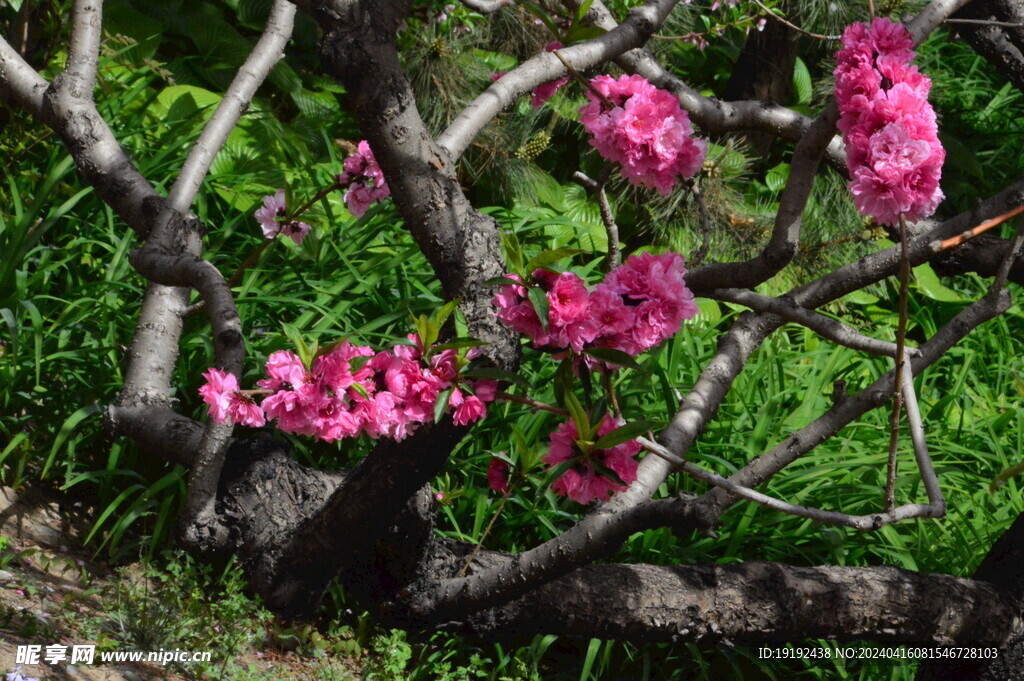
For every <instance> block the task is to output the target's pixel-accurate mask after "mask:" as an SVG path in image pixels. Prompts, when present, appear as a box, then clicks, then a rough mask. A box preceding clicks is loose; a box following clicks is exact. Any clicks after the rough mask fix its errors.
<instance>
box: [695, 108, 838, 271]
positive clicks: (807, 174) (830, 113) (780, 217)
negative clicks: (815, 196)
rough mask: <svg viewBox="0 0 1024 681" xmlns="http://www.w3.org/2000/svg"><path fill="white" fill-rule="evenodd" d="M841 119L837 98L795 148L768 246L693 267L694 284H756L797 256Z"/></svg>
mask: <svg viewBox="0 0 1024 681" xmlns="http://www.w3.org/2000/svg"><path fill="white" fill-rule="evenodd" d="M837 120H839V107H837V106H836V104H835V102H834V101H833V102H832V103H831V104H829V105H828V106H827V107H826V108H825V110H824V111H823V112H822V113H821V115H820V116H818V118H817V119H815V121H814V123H812V124H811V127H810V128H808V130H807V132H806V133H805V134H804V136H803V137H802V138H801V139H800V141H799V142H798V143H797V145H796V149H794V150H793V160H792V163H791V165H790V171H789V179H788V181H787V182H786V188H785V189H784V190H783V191H782V196H781V197H780V198H779V210H778V212H776V214H775V227H774V228H773V229H772V236H771V239H769V241H768V244H767V245H766V246H765V247H764V249H762V251H761V252H760V253H759V254H758V255H757V256H756V257H754V258H752V259H750V260H747V261H746V262H735V263H713V264H710V265H704V266H702V267H698V268H697V269H695V270H691V271H690V272H689V273H687V275H686V281H687V284H688V285H689V286H690V288H703V289H708V288H725V287H729V288H753V287H755V286H757V285H758V284H760V283H762V282H764V281H767V280H768V279H771V278H772V277H773V276H775V275H776V274H778V273H779V272H780V271H781V270H782V269H783V268H784V267H785V266H786V265H788V264H789V263H790V262H791V261H792V260H793V257H794V256H795V255H796V252H797V248H798V247H799V245H800V225H801V222H802V220H803V214H804V209H805V208H806V206H807V200H808V199H809V198H810V196H811V189H812V188H813V187H814V178H815V176H816V175H817V172H818V166H819V165H820V163H821V159H822V158H823V156H824V154H825V149H826V148H827V146H828V143H829V141H830V140H831V139H832V137H833V135H834V131H835V126H836V121H837Z"/></svg>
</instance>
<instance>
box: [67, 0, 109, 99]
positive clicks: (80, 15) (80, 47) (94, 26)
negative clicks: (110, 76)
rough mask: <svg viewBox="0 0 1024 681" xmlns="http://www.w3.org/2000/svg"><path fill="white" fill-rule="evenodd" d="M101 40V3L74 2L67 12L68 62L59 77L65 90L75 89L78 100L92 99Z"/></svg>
mask: <svg viewBox="0 0 1024 681" xmlns="http://www.w3.org/2000/svg"><path fill="white" fill-rule="evenodd" d="M102 37H103V2H102V0H75V4H74V7H73V8H72V13H71V42H70V44H69V45H68V62H67V65H66V66H65V67H64V72H63V73H62V74H61V75H62V76H63V77H65V78H66V79H67V83H65V85H66V87H72V88H75V89H76V90H78V91H79V93H80V94H79V96H81V97H86V98H88V99H92V91H93V88H94V87H95V85H96V62H97V60H98V59H99V55H100V40H101V39H102Z"/></svg>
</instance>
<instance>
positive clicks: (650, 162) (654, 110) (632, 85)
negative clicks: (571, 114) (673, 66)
mask: <svg viewBox="0 0 1024 681" xmlns="http://www.w3.org/2000/svg"><path fill="white" fill-rule="evenodd" d="M591 85H592V86H593V87H594V89H595V90H597V91H598V92H600V93H601V94H602V95H604V99H602V98H601V97H599V96H597V95H596V94H595V93H594V92H591V91H588V92H587V98H588V99H589V100H590V103H589V104H587V105H586V106H584V107H583V108H582V109H580V122H581V123H582V124H583V127H584V128H586V130H587V132H589V133H590V134H591V139H590V143H591V145H593V146H594V147H595V148H596V149H597V150H598V152H599V153H600V154H601V156H603V157H604V158H606V159H608V160H610V161H614V162H616V163H618V164H619V165H620V166H621V167H622V175H623V176H624V177H625V178H626V179H628V180H629V181H630V182H632V183H633V184H634V185H637V186H640V187H648V188H650V189H657V190H658V192H659V193H661V194H668V193H669V192H670V191H671V190H672V187H674V186H675V184H676V182H677V181H678V178H679V177H693V176H694V175H695V174H696V173H697V171H698V170H700V168H701V165H702V164H703V163H704V157H705V155H706V154H707V143H706V142H704V141H703V140H701V139H697V138H695V137H693V127H692V126H691V125H690V117H689V115H688V114H687V113H686V112H685V111H683V110H682V109H681V108H680V106H679V100H678V98H676V97H675V96H674V95H673V94H671V93H669V92H666V91H665V90H659V89H658V88H656V87H654V86H653V85H651V84H650V83H649V82H648V81H647V80H646V79H645V78H643V77H641V76H636V75H634V76H626V75H624V76H620V77H619V79H618V80H615V79H613V78H612V77H611V76H597V77H596V78H594V79H593V80H591ZM605 100H607V101H608V102H610V103H611V105H612V106H611V107H609V105H608V103H606V101H605Z"/></svg>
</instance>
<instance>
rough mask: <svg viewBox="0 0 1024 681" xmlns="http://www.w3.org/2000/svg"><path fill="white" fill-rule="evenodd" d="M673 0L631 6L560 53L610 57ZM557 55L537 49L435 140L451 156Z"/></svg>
mask: <svg viewBox="0 0 1024 681" xmlns="http://www.w3.org/2000/svg"><path fill="white" fill-rule="evenodd" d="M678 2H679V0H648V1H647V2H646V3H644V4H643V5H641V6H640V7H634V8H633V9H631V10H630V12H629V17H628V18H627V19H626V20H625V21H624V22H622V24H620V25H619V26H616V27H615V28H614V29H612V30H610V31H608V32H607V33H605V34H604V35H602V36H599V37H597V38H593V39H591V40H587V41H586V42H583V43H580V44H578V45H573V46H571V47H566V48H563V49H561V50H559V52H560V54H561V59H564V60H565V61H566V62H567V63H570V64H572V67H573V68H575V69H576V70H577V71H582V70H585V69H588V68H590V67H591V66H594V65H595V64H600V63H601V62H604V61H608V60H610V59H614V58H615V57H617V56H619V55H620V54H622V53H623V52H625V51H627V50H629V49H632V48H635V47H638V46H639V45H642V44H643V43H644V42H646V41H647V39H648V38H649V37H650V35H651V33H653V32H654V31H656V30H658V27H660V26H661V25H662V24H663V23H664V22H665V19H666V18H667V17H668V15H669V13H670V12H671V11H672V9H673V8H674V7H675V6H676V4H677V3H678ZM561 59H560V58H559V57H558V56H556V55H554V54H552V53H550V52H543V53H541V54H539V55H537V56H535V57H533V58H532V59H528V60H527V61H525V62H523V63H522V64H520V65H519V66H517V67H516V68H514V69H512V70H511V71H509V72H508V73H506V74H505V75H504V76H502V77H501V78H500V79H499V80H497V81H495V83H494V84H493V85H491V86H490V87H489V88H487V90H486V91H485V92H484V93H483V94H481V95H480V96H479V97H477V98H476V99H475V100H473V102H471V103H470V104H469V106H467V107H466V108H465V109H464V110H463V111H462V113H460V114H459V115H458V116H457V117H456V118H455V120H453V121H452V123H451V125H449V126H448V129H447V130H445V131H444V132H443V133H441V136H440V137H438V138H437V146H438V147H440V148H441V149H443V150H445V151H446V152H447V154H448V156H449V157H450V158H451V159H452V160H457V159H458V158H459V157H461V156H462V154H463V153H464V152H465V151H466V149H468V148H469V145H470V143H472V141H473V139H474V138H475V137H476V136H477V135H478V134H479V133H480V131H481V130H483V128H484V127H485V126H486V125H487V124H488V123H490V122H491V120H493V119H494V117H495V116H497V115H498V114H499V113H500V112H501V111H502V110H503V109H505V108H506V107H508V106H509V105H511V104H512V103H513V102H515V101H516V100H517V99H519V97H521V96H522V95H524V94H526V93H527V92H529V91H530V90H532V89H534V88H535V87H537V86H538V85H543V84H544V83H548V82H551V81H553V80H556V79H557V78H560V77H561V76H563V75H564V74H565V66H564V65H563V63H562V61H561Z"/></svg>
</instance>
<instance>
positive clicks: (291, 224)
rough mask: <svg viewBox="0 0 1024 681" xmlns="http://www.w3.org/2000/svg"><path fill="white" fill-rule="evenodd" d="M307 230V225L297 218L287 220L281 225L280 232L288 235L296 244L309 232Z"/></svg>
mask: <svg viewBox="0 0 1024 681" xmlns="http://www.w3.org/2000/svg"><path fill="white" fill-rule="evenodd" d="M309 230H310V226H309V225H307V224H306V223H305V222H299V221H298V220H289V221H288V222H285V223H283V224H282V225H281V234H284V235H285V236H287V237H290V238H291V240H292V241H294V242H295V245H296V246H298V245H299V244H301V243H302V240H303V239H305V238H306V235H307V234H309Z"/></svg>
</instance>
